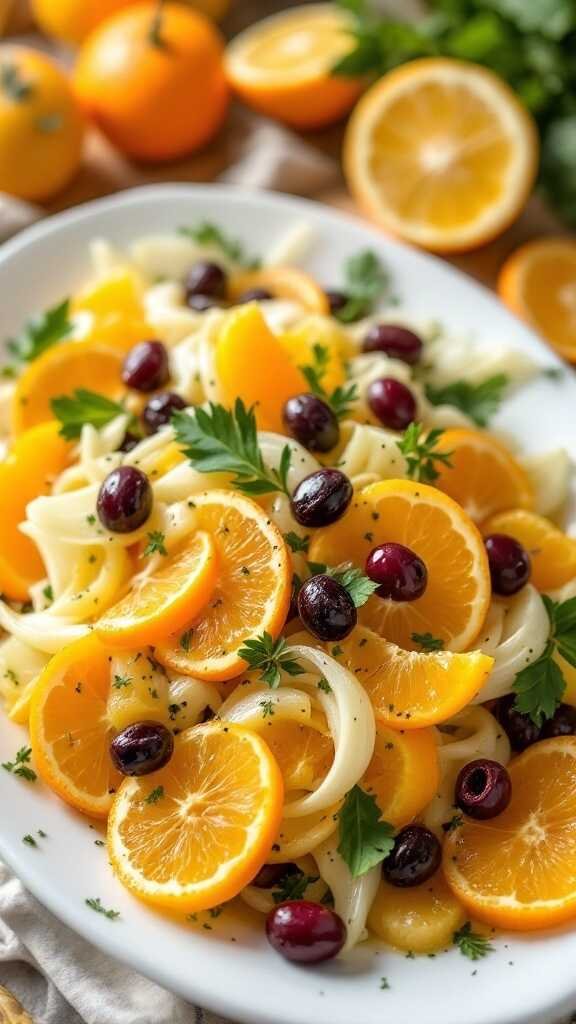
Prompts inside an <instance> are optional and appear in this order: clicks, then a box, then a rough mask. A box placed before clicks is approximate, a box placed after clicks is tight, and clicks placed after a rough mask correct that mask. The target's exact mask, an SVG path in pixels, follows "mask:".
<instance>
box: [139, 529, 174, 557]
mask: <svg viewBox="0 0 576 1024" xmlns="http://www.w3.org/2000/svg"><path fill="white" fill-rule="evenodd" d="M147 536H148V543H147V544H146V547H145V548H144V552H143V553H144V555H145V556H146V555H153V554H154V553H155V552H156V551H157V552H158V554H159V555H167V554H168V551H167V550H166V545H165V544H164V541H165V540H166V536H165V534H163V533H162V531H161V530H151V531H150V533H149V534H148V535H147Z"/></svg>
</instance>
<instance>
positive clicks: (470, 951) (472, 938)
mask: <svg viewBox="0 0 576 1024" xmlns="http://www.w3.org/2000/svg"><path fill="white" fill-rule="evenodd" d="M452 942H453V943H454V945H455V946H458V949H459V950H460V952H461V953H462V956H466V957H468V959H469V960H482V958H483V957H485V956H487V955H488V953H493V952H494V946H493V945H492V944H491V942H490V939H488V938H487V937H486V935H481V934H480V933H479V932H473V931H472V925H471V923H470V921H466V924H463V925H462V927H461V928H459V929H458V931H457V932H454V935H453V936H452Z"/></svg>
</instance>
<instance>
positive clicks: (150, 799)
mask: <svg viewBox="0 0 576 1024" xmlns="http://www.w3.org/2000/svg"><path fill="white" fill-rule="evenodd" d="M163 796H164V786H156V788H155V789H153V790H151V791H150V793H148V796H147V797H146V798H145V800H144V803H146V804H157V803H158V801H159V800H161V799H162V797H163Z"/></svg>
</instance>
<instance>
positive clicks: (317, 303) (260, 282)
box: [228, 267, 330, 315]
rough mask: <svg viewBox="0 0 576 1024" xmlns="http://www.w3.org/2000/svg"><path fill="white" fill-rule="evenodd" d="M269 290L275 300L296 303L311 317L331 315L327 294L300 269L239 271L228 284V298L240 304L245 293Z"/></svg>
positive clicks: (265, 268)
mask: <svg viewBox="0 0 576 1024" xmlns="http://www.w3.org/2000/svg"><path fill="white" fill-rule="evenodd" d="M252 288H265V289H266V290H267V291H269V292H271V293H272V296H273V297H274V298H275V299H288V300H290V301H291V302H296V303H297V304H298V305H299V306H302V308H303V309H305V310H307V311H308V312H309V313H323V314H324V315H326V314H327V313H328V312H329V311H330V307H329V303H328V299H327V297H326V293H325V292H324V291H323V290H322V288H321V287H320V285H318V284H316V281H315V280H314V278H313V277H310V275H309V274H305V273H304V271H303V270H299V269H298V267H262V268H261V269H260V270H239V271H236V273H235V274H232V275H231V277H230V280H229V282H228V297H229V299H230V301H231V302H237V301H238V299H240V298H241V296H242V295H243V294H244V292H247V291H250V290H251V289H252Z"/></svg>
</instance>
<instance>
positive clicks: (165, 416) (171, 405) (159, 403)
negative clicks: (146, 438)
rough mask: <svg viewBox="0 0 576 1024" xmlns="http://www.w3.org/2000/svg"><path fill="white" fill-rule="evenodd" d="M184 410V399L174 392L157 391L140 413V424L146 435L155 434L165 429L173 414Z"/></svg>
mask: <svg viewBox="0 0 576 1024" xmlns="http://www.w3.org/2000/svg"><path fill="white" fill-rule="evenodd" d="M185 408H186V402H185V401H184V399H183V398H182V397H181V396H180V395H177V394H176V392H175V391H159V392H158V394H157V395H152V398H150V399H149V400H148V402H147V403H146V405H145V407H144V410H143V412H142V423H143V425H144V430H145V431H146V433H147V434H156V433H157V432H158V431H159V430H160V428H161V427H166V426H167V425H168V424H169V423H170V420H171V419H172V416H173V414H174V413H175V412H179V411H180V409H185Z"/></svg>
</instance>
